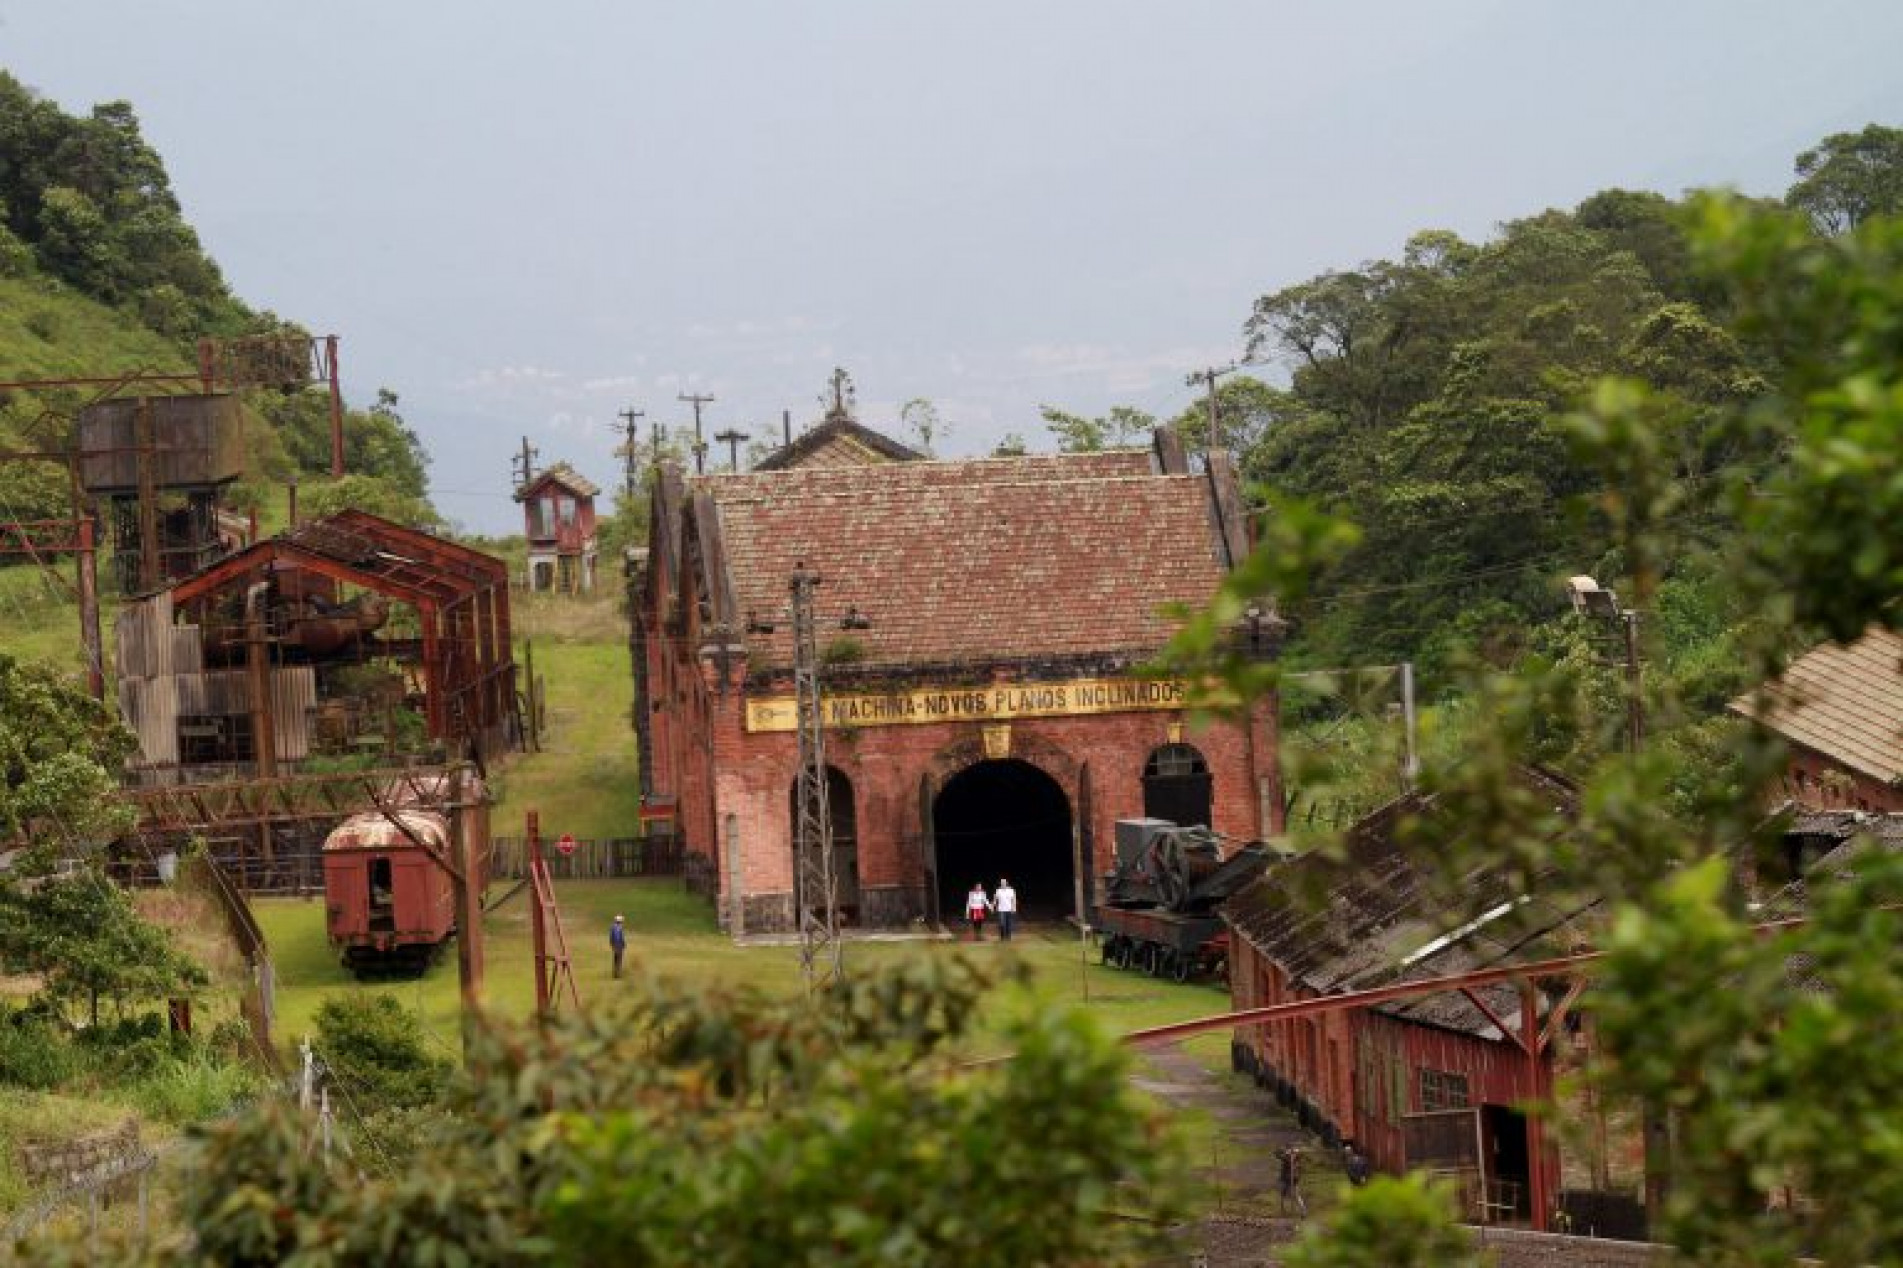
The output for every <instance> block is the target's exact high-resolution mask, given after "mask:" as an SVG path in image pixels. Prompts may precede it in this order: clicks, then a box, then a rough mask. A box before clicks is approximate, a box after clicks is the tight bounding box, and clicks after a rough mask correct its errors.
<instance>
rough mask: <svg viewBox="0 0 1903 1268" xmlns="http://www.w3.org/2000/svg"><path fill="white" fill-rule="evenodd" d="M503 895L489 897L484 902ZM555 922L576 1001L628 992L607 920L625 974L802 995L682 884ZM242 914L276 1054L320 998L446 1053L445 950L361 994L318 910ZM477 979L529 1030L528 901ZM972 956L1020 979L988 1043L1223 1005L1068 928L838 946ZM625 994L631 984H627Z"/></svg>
mask: <svg viewBox="0 0 1903 1268" xmlns="http://www.w3.org/2000/svg"><path fill="white" fill-rule="evenodd" d="M500 892H501V890H500V888H496V889H492V890H491V894H492V896H493V895H496V894H499V893H500ZM556 894H557V898H558V900H559V902H560V904H561V908H562V919H563V923H564V926H565V927H566V929H567V932H568V944H569V950H570V952H571V955H572V956H573V959H572V963H573V965H574V972H575V981H576V985H577V987H578V988H579V990H580V994H581V997H582V1001H583V1002H584V1003H587V1002H588V1001H590V1000H597V999H601V998H603V997H605V996H606V995H607V994H608V993H609V992H612V991H615V990H618V989H626V987H627V984H628V983H627V981H624V982H622V983H617V982H615V981H614V980H613V978H612V976H611V975H610V964H609V959H608V941H607V930H608V923H609V921H610V920H611V919H612V918H613V917H614V916H615V914H616V913H622V914H625V915H626V916H627V918H628V926H629V929H630V935H629V948H628V956H629V964H630V973H631V977H632V975H633V974H640V973H654V974H659V975H661V976H664V977H666V978H669V979H672V980H674V981H679V982H685V983H688V984H690V985H693V986H706V987H720V986H733V985H738V984H741V983H747V984H750V985H753V986H757V987H759V988H761V989H763V990H767V991H772V992H777V993H784V994H793V993H796V992H798V991H799V990H800V989H801V978H800V966H799V948H798V947H797V946H739V945H736V944H735V943H734V942H733V940H732V939H730V938H728V937H727V936H726V935H725V934H723V933H721V932H720V931H719V930H718V929H717V928H715V925H714V916H713V911H712V909H711V908H710V907H709V906H708V905H707V904H706V902H704V901H703V900H701V899H699V898H696V897H694V896H693V895H691V894H688V893H686V892H685V891H683V890H682V888H681V886H680V882H679V881H676V880H672V879H665V878H655V879H641V880H627V881H560V882H557V884H556ZM253 905H254V907H255V909H256V911H257V914H258V919H259V921H260V923H262V924H263V926H264V930H265V934H266V936H267V937H268V938H269V939H270V943H271V953H272V958H273V960H274V962H275V963H276V965H277V972H278V994H277V1003H278V1026H277V1039H278V1042H279V1043H280V1044H281V1045H283V1046H285V1047H286V1048H287V1049H288V1048H289V1047H290V1046H292V1045H294V1044H295V1042H296V1040H297V1038H298V1037H299V1036H301V1035H304V1034H307V1033H309V1032H310V1028H311V1018H312V1016H313V1014H314V1013H315V1012H316V1009H317V1006H318V1004H319V1003H320V1002H321V1001H322V1000H323V998H324V996H326V995H328V994H332V993H335V992H342V991H361V990H371V991H381V992H385V993H388V994H391V995H394V996H395V997H396V998H397V999H398V1000H400V1001H402V1002H403V1003H404V1004H406V1005H408V1006H409V1007H411V1008H412V1009H414V1010H416V1011H417V1013H418V1015H419V1016H420V1017H421V1019H422V1023H423V1025H424V1027H425V1029H426V1031H427V1032H428V1033H429V1034H431V1035H433V1036H435V1037H436V1038H437V1039H439V1040H441V1041H442V1043H443V1045H444V1046H445V1047H446V1048H452V1049H453V1048H454V1047H455V1046H456V1043H457V1035H458V1033H459V1030H458V1024H459V1023H458V1019H459V1015H460V1008H459V999H458V990H457V982H456V957H455V953H454V949H453V948H451V949H450V950H449V951H447V952H446V953H445V954H444V956H443V959H442V960H441V962H440V963H438V964H436V965H435V966H433V967H432V968H431V969H430V970H429V971H428V972H427V973H425V974H424V975H423V976H422V977H421V978H417V979H412V980H398V981H376V982H370V983H359V982H357V981H356V980H355V979H354V978H352V977H351V976H350V975H349V974H348V973H346V972H345V971H344V969H343V967H342V966H341V965H340V964H339V963H338V962H337V959H336V957H335V955H334V954H333V953H332V952H331V949H330V947H329V944H328V943H327V942H326V940H325V937H324V908H323V904H322V903H321V902H320V901H319V900H317V899H308V900H306V899H295V898H282V899H261V900H258V901H256V902H255V903H254V904H253ZM483 932H484V938H485V946H484V958H485V960H486V961H487V966H488V972H487V977H486V980H485V983H484V992H483V1003H484V1006H485V1007H486V1008H487V1009H489V1010H490V1011H492V1012H493V1013H495V1014H496V1015H498V1016H501V1017H510V1018H523V1017H527V1016H528V1015H529V1014H530V1013H531V1012H532V1011H533V1008H534V1000H535V975H534V969H533V965H532V952H531V949H530V934H529V902H528V894H527V893H526V891H525V892H524V893H521V894H518V895H516V896H515V897H514V898H512V899H510V900H509V901H508V902H507V903H506V904H504V905H503V906H502V907H501V908H499V909H498V910H495V911H492V912H491V913H490V914H489V916H488V918H487V919H486V920H485V921H484V926H483ZM956 954H970V955H973V956H976V957H978V958H980V959H982V960H999V959H1002V958H1005V957H1010V958H1012V959H1014V960H1016V961H1018V962H1020V963H1022V964H1024V965H1026V966H1027V967H1028V968H1029V970H1030V973H1031V978H1030V987H1029V989H1028V991H1016V990H1009V991H1000V992H999V993H998V997H997V999H996V1002H995V1004H988V1005H987V1015H986V1017H985V1018H984V1019H983V1026H984V1028H986V1029H991V1028H995V1026H996V1025H997V1024H998V1023H1000V1022H1001V1021H1002V1020H1003V1019H1005V1018H1007V1017H1009V1016H1010V1015H1011V1014H1012V1011H1013V1010H1015V1009H1021V1008H1026V1007H1043V1006H1050V1005H1063V1004H1074V1005H1077V1006H1080V1007H1083V1008H1085V1009H1086V1010H1087V1011H1088V1012H1089V1013H1090V1014H1091V1015H1092V1016H1094V1017H1096V1018H1097V1020H1098V1021H1099V1022H1100V1024H1102V1025H1103V1027H1104V1028H1105V1029H1106V1030H1108V1031H1110V1032H1112V1033H1118V1034H1120V1033H1123V1032H1125V1031H1130V1030H1137V1029H1141V1028H1143V1027H1145V1026H1155V1025H1161V1024H1164V1023H1166V1022H1172V1021H1182V1020H1185V1019H1187V1018H1191V1017H1200V1016H1205V1015H1207V1014H1211V1013H1219V1012H1222V1011H1224V1010H1225V1009H1226V1008H1227V1007H1228V994H1227V992H1226V991H1225V990H1224V989H1222V988H1221V987H1220V986H1218V985H1214V984H1209V985H1197V984H1190V985H1181V986H1179V985H1177V984H1176V983H1173V982H1167V981H1158V980H1156V979H1153V978H1148V977H1142V976H1139V975H1137V974H1134V973H1127V972H1123V971H1120V970H1117V969H1110V968H1105V967H1104V966H1103V965H1101V964H1099V963H1097V958H1096V954H1095V952H1094V950H1093V951H1092V952H1091V953H1090V954H1089V955H1088V956H1086V955H1085V954H1084V953H1083V952H1082V949H1081V948H1080V947H1079V946H1078V943H1077V940H1076V938H1075V937H1074V936H1072V932H1071V930H1069V928H1068V927H1050V928H1042V929H1040V928H1033V929H1031V930H1028V931H1026V932H1025V934H1024V935H1023V936H1020V938H1019V939H1018V940H1017V941H1015V942H1013V943H1012V944H1010V945H1009V946H1006V945H1004V944H1002V943H999V942H996V941H989V942H985V943H983V944H980V945H976V946H972V945H969V944H961V943H954V942H949V941H905V942H897V941H879V942H859V941H849V942H848V943H847V944H846V948H845V957H846V965H847V970H848V971H849V972H850V971H852V970H853V969H855V968H861V967H868V968H869V967H872V966H876V965H880V964H889V963H893V962H896V961H901V960H904V959H907V958H911V957H919V956H941V955H956ZM630 980H631V979H630ZM1190 1050H1191V1051H1193V1052H1195V1053H1197V1055H1198V1056H1199V1058H1202V1059H1204V1060H1205V1061H1206V1062H1208V1063H1226V1061H1227V1054H1228V1038H1227V1036H1226V1034H1217V1035H1213V1036H1206V1037H1204V1038H1202V1039H1199V1040H1196V1041H1194V1043H1193V1044H1192V1045H1191V1046H1190Z"/></svg>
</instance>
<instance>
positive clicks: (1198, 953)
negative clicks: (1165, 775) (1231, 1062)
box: [1091, 819, 1275, 982]
mask: <svg viewBox="0 0 1903 1268" xmlns="http://www.w3.org/2000/svg"><path fill="white" fill-rule="evenodd" d="M1116 845H1117V866H1116V870H1115V871H1113V872H1112V873H1111V874H1110V877H1109V879H1108V880H1107V881H1106V882H1105V886H1104V899H1105V901H1104V902H1103V903H1102V904H1101V905H1099V906H1098V907H1097V909H1096V913H1095V918H1094V919H1093V920H1092V922H1091V923H1092V927H1093V928H1094V930H1095V932H1096V934H1097V936H1098V938H1099V939H1100V941H1101V946H1102V949H1103V961H1104V963H1105V964H1113V965H1116V966H1117V967H1118V968H1129V969H1139V970H1141V971H1143V972H1146V973H1150V974H1153V975H1155V976H1157V977H1170V978H1174V979H1175V980H1176V981H1178V982H1187V981H1188V980H1189V979H1190V978H1192V977H1195V976H1198V975H1200V974H1205V973H1215V972H1218V971H1219V969H1220V967H1221V966H1222V965H1223V964H1224V963H1226V961H1227V957H1228V948H1229V943H1228V933H1227V931H1226V930H1225V929H1224V928H1223V923H1222V917H1221V916H1219V915H1217V914H1216V905H1217V904H1218V903H1220V902H1221V901H1222V900H1223V899H1225V898H1227V897H1229V896H1230V895H1231V894H1234V893H1235V892H1236V891H1238V890H1240V889H1241V888H1242V887H1243V886H1245V885H1247V884H1248V883H1249V882H1250V881H1253V880H1254V879H1255V878H1256V877H1258V876H1260V875H1262V873H1263V872H1264V871H1265V870H1267V868H1268V866H1269V864H1270V863H1271V862H1273V861H1274V858H1275V855H1274V854H1273V853H1272V852H1271V851H1270V850H1269V848H1268V847H1267V846H1265V845H1263V844H1261V843H1260V842H1250V843H1249V844H1247V845H1244V846H1241V847H1240V848H1239V849H1236V850H1235V851H1233V852H1232V853H1230V854H1228V855H1227V856H1225V855H1224V853H1223V849H1222V839H1221V838H1220V837H1218V836H1217V835H1216V834H1215V833H1214V832H1211V831H1210V830H1209V829H1208V828H1203V827H1190V828H1185V827H1179V826H1177V825H1176V824H1174V823H1171V822H1169V821H1168V820H1167V819H1119V820H1118V821H1117V837H1116Z"/></svg>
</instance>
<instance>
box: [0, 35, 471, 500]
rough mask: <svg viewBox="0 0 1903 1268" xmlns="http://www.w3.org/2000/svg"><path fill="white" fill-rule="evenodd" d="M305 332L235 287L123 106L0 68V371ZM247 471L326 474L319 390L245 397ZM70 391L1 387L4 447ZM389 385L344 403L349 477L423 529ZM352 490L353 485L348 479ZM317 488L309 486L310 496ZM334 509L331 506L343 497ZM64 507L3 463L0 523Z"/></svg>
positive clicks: (48, 428)
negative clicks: (36, 83) (74, 110)
mask: <svg viewBox="0 0 1903 1268" xmlns="http://www.w3.org/2000/svg"><path fill="white" fill-rule="evenodd" d="M257 334H282V335H289V336H294V337H305V335H306V332H304V331H303V330H301V329H300V328H299V327H297V326H296V325H294V324H292V323H288V322H284V321H282V320H280V319H279V318H277V317H275V316H273V315H272V314H270V313H256V312H253V311H252V310H251V309H249V308H248V307H246V306H245V305H244V303H243V302H241V301H240V300H239V299H237V298H236V297H235V296H233V295H232V294H231V292H230V290H229V288H228V287H227V286H226V284H225V281H224V279H223V277H222V275H221V274H220V273H219V270H218V266H217V265H216V264H215V263H214V262H213V261H212V260H211V259H210V257H209V256H207V255H206V254H205V251H204V249H203V248H202V246H201V245H200V243H199V241H198V237H197V235H196V234H195V233H194V232H193V230H192V228H191V226H190V225H189V224H188V223H187V222H186V221H185V219H184V216H183V213H182V211H181V209H180V206H179V203H178V199H177V197H176V196H175V195H174V193H173V191H172V188H171V182H170V178H169V177H168V176H167V174H166V171H165V165H164V162H163V161H162V160H161V158H160V157H159V155H158V153H157V152H156V151H155V150H153V148H152V147H151V145H150V144H148V143H147V142H146V140H145V139H144V137H143V136H142V135H141V134H140V131H139V123H138V118H137V116H136V115H135V113H134V111H133V109H132V107H131V106H130V105H128V104H127V103H125V102H108V103H105V104H103V105H99V106H96V107H94V108H93V110H92V111H91V113H90V114H87V115H85V116H75V115H69V114H67V113H66V112H65V111H63V110H62V109H60V107H59V106H58V105H57V104H55V103H53V102H50V101H47V100H44V99H43V98H41V97H39V96H38V95H37V94H36V93H34V92H33V91H32V90H31V89H29V88H27V87H25V86H24V85H22V84H21V83H20V82H19V81H18V80H17V79H15V78H14V77H13V76H11V75H9V74H7V73H5V72H3V71H0V370H4V371H5V372H6V373H5V377H8V378H58V377H65V376H88V377H102V376H109V375H112V374H115V373H119V372H124V371H134V370H152V371H165V372H179V371H183V370H187V369H188V368H190V367H191V366H192V365H194V364H195V361H194V355H195V354H194V352H193V349H194V347H195V345H196V343H197V341H198V340H199V339H200V338H201V337H205V336H237V335H257ZM247 397H248V400H247V404H248V405H249V407H250V409H251V411H252V423H253V425H252V426H251V427H250V428H249V430H248V435H247V449H248V461H247V467H248V471H247V475H246V479H245V480H244V481H243V482H242V484H241V485H240V487H239V489H238V490H237V492H236V496H235V498H234V501H235V503H236V505H237V506H238V507H239V508H240V509H244V508H248V507H252V506H256V505H259V504H260V503H261V502H262V501H263V500H264V495H263V492H262V490H263V489H264V487H265V486H266V485H268V484H276V483H282V482H284V481H287V480H291V479H295V478H297V477H298V476H299V475H300V474H302V475H304V476H307V477H308V476H327V475H328V474H329V471H330V457H331V456H330V403H329V400H328V398H327V397H326V396H325V395H324V394H323V393H321V392H315V391H277V390H257V391H252V392H249V393H248V394H247ZM86 399H88V394H83V393H81V392H80V391H78V390H46V391H39V392H34V393H14V394H8V395H6V396H4V397H0V447H12V448H21V449H49V448H57V447H59V446H60V445H62V444H64V443H65V430H66V428H67V426H68V425H69V419H70V416H71V414H72V412H73V411H74V410H75V409H77V408H78V407H79V406H80V405H81V404H83V403H84V401H85V400H86ZM396 405H397V398H396V395H395V393H393V392H390V391H389V390H387V389H382V390H379V392H378V398H377V402H376V404H374V405H372V406H371V407H370V408H369V409H366V410H356V409H352V410H347V411H346V412H345V415H344V441H345V447H346V453H347V455H348V468H349V471H350V473H351V474H352V475H354V476H359V477H364V478H368V479H371V480H374V481H375V482H376V483H375V484H374V485H373V486H371V487H370V488H369V490H368V497H369V501H368V502H355V503H352V504H355V505H367V506H368V507H369V509H372V510H375V511H378V513H391V514H392V517H393V518H397V519H402V520H405V521H407V522H411V523H422V524H433V523H435V522H436V516H435V513H434V511H433V510H431V509H430V508H429V506H428V503H427V490H426V484H427V481H426V475H427V472H426V468H427V465H428V458H427V455H426V454H425V452H424V450H423V446H422V444H421V442H420V441H419V440H418V438H417V436H416V434H415V432H414V431H412V430H411V429H410V428H409V427H408V426H407V425H406V424H405V423H404V421H403V418H402V416H401V415H400V414H398V412H397V409H396ZM350 492H351V493H353V494H355V493H358V492H362V490H351V491H350ZM321 496H323V495H320V497H321ZM340 504H341V503H340ZM66 513H68V488H67V478H66V473H65V471H64V470H63V469H61V468H60V467H58V466H56V465H52V464H34V463H7V464H0V520H4V519H14V518H21V519H37V518H51V517H54V516H58V515H63V514H66Z"/></svg>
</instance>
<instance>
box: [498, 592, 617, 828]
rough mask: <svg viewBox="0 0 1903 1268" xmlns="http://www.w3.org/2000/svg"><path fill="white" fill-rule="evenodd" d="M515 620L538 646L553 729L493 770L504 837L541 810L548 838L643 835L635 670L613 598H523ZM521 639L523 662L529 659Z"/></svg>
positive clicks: (518, 647)
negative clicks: (536, 748) (633, 718)
mask: <svg viewBox="0 0 1903 1268" xmlns="http://www.w3.org/2000/svg"><path fill="white" fill-rule="evenodd" d="M513 604H514V607H513V609H512V611H513V612H514V615H515V624H516V628H517V630H518V632H520V633H521V634H522V635H523V636H524V638H525V639H527V640H531V641H533V643H534V653H533V654H534V661H535V674H536V677H537V678H539V679H541V680H542V682H543V683H544V684H545V686H546V699H547V704H548V710H547V711H548V729H547V731H546V733H545V734H544V736H543V739H542V751H541V752H539V753H524V754H521V755H519V756H517V757H513V758H511V759H510V760H509V761H508V762H507V763H506V764H505V765H504V766H503V767H502V768H501V770H500V771H491V780H490V782H491V790H490V791H491V792H492V793H493V794H494V795H495V797H496V803H495V806H494V808H493V811H492V813H491V815H490V822H491V825H492V831H493V832H494V833H495V835H497V836H508V837H517V836H521V835H522V831H523V816H524V815H525V813H526V812H527V811H529V810H535V811H538V812H539V814H540V817H541V824H542V833H543V836H544V838H545V839H553V838H554V837H558V836H560V835H561V834H562V833H564V832H570V833H573V834H574V835H575V836H577V837H581V838H583V839H589V838H604V837H631V836H636V835H639V829H640V809H641V781H640V766H639V764H638V763H637V762H636V760H635V752H634V729H633V727H632V726H631V725H630V724H629V721H628V717H629V711H630V710H631V709H632V708H633V707H634V677H633V669H632V666H631V665H630V663H629V660H628V645H627V627H626V625H625V624H624V623H623V620H622V617H621V616H620V614H619V613H618V612H617V611H616V608H615V603H614V600H613V599H612V598H597V599H571V598H563V597H558V596H551V595H541V594H536V595H516V596H514V598H513ZM524 653H525V647H524V644H523V643H520V642H519V643H518V644H517V645H516V649H515V656H516V663H517V665H518V666H520V665H522V664H523V663H524V660H525V654H524Z"/></svg>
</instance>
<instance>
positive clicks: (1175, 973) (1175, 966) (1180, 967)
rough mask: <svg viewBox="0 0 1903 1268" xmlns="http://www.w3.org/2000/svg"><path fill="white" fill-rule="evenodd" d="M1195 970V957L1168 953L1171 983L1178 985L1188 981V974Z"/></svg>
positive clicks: (1176, 952) (1174, 952)
mask: <svg viewBox="0 0 1903 1268" xmlns="http://www.w3.org/2000/svg"><path fill="white" fill-rule="evenodd" d="M1195 968H1196V957H1195V956H1193V955H1184V954H1183V953H1182V952H1181V951H1173V952H1171V953H1170V980H1171V981H1173V982H1178V983H1182V982H1187V981H1189V977H1190V974H1191V973H1192V972H1194V971H1195Z"/></svg>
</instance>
